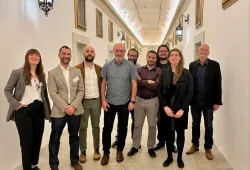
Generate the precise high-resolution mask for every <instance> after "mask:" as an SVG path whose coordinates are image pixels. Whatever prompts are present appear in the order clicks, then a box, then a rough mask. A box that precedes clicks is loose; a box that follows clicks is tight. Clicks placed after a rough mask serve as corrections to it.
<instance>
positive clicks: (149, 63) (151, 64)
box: [147, 62, 155, 66]
mask: <svg viewBox="0 0 250 170" xmlns="http://www.w3.org/2000/svg"><path fill="white" fill-rule="evenodd" d="M147 65H148V66H154V65H155V62H147Z"/></svg>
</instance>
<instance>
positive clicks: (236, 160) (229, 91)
mask: <svg viewBox="0 0 250 170" xmlns="http://www.w3.org/2000/svg"><path fill="white" fill-rule="evenodd" d="M204 1H205V3H204V24H203V26H202V27H201V28H200V29H198V30H196V29H195V19H194V16H195V0H192V1H191V3H190V5H189V7H188V8H187V10H186V12H184V14H185V15H186V14H189V16H190V21H189V24H186V23H184V34H183V35H184V36H183V42H182V44H181V46H182V48H183V54H184V57H185V66H186V67H188V65H189V63H190V62H191V61H193V60H194V56H195V55H194V54H195V53H194V37H195V36H196V35H197V34H199V33H200V32H202V31H205V43H207V44H209V45H210V51H211V53H210V56H209V58H211V59H214V60H216V61H218V62H219V63H220V66H221V71H222V83H223V84H222V90H223V96H222V99H223V106H222V107H221V108H220V109H219V111H217V112H216V113H214V139H215V143H216V145H217V146H218V147H219V149H220V151H221V152H222V153H223V154H224V155H225V157H226V158H227V159H228V160H229V162H230V163H231V164H232V166H233V167H234V168H235V170H247V169H250V167H249V142H250V141H249V0H239V1H237V2H236V3H235V4H233V5H232V6H230V7H229V8H228V9H226V10H223V9H222V8H221V1H211V0H204ZM187 142H188V141H187ZM201 147H202V145H201ZM215 159H216V157H215Z"/></svg>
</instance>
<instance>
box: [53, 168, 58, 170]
mask: <svg viewBox="0 0 250 170" xmlns="http://www.w3.org/2000/svg"><path fill="white" fill-rule="evenodd" d="M51 170H59V169H58V168H51Z"/></svg>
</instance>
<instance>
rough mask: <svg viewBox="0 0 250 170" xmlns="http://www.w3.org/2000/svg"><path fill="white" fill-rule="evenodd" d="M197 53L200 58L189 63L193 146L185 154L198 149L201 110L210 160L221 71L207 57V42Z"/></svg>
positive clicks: (210, 158) (218, 100)
mask: <svg viewBox="0 0 250 170" xmlns="http://www.w3.org/2000/svg"><path fill="white" fill-rule="evenodd" d="M198 53H199V55H200V58H199V59H198V60H196V61H194V62H192V63H190V65H189V70H190V71H191V73H192V75H193V81H194V94H193V99H192V101H191V113H192V118H193V124H192V143H193V146H192V147H191V148H190V149H189V150H188V151H187V152H186V154H193V153H194V152H195V151H198V150H199V138H200V121H201V112H203V117H204V123H205V144H204V147H205V150H206V157H207V159H209V160H212V159H213V154H212V152H211V149H212V145H213V112H214V111H216V110H218V109H219V107H220V105H222V101H221V95H222V87H221V71H220V65H219V63H218V62H216V61H214V60H210V59H208V55H209V53H210V51H209V46H208V45H207V44H202V45H201V46H200V48H199V50H198Z"/></svg>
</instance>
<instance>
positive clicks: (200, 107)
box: [191, 99, 214, 149]
mask: <svg viewBox="0 0 250 170" xmlns="http://www.w3.org/2000/svg"><path fill="white" fill-rule="evenodd" d="M197 100H198V99H197ZM201 112H203V117H204V123H205V144H204V148H205V149H212V146H213V112H214V111H213V108H208V107H207V106H206V104H205V101H204V100H199V101H195V103H194V104H193V105H192V106H191V114H192V118H193V123H192V143H193V145H195V146H199V139H200V123H201Z"/></svg>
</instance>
